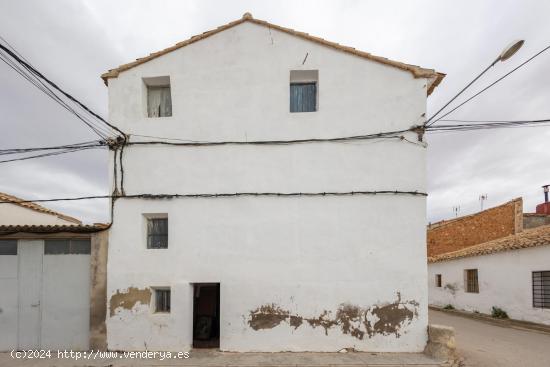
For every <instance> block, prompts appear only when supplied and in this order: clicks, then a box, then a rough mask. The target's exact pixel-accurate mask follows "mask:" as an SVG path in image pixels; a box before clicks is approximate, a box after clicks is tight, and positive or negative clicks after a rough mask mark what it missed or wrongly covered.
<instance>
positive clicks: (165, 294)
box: [155, 289, 170, 312]
mask: <svg viewBox="0 0 550 367" xmlns="http://www.w3.org/2000/svg"><path fill="white" fill-rule="evenodd" d="M155 312H170V289H155Z"/></svg>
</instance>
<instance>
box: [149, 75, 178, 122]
mask: <svg viewBox="0 0 550 367" xmlns="http://www.w3.org/2000/svg"><path fill="white" fill-rule="evenodd" d="M143 82H144V83H145V86H146V87H147V117H169V116H172V93H171V88H170V77H168V76H161V77H155V78H143Z"/></svg>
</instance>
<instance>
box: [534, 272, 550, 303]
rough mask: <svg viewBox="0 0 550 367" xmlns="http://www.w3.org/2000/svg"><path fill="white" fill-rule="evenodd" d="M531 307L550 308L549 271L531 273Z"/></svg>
mask: <svg viewBox="0 0 550 367" xmlns="http://www.w3.org/2000/svg"><path fill="white" fill-rule="evenodd" d="M533 307H535V308H550V271H534V272H533Z"/></svg>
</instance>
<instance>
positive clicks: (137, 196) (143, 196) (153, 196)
mask: <svg viewBox="0 0 550 367" xmlns="http://www.w3.org/2000/svg"><path fill="white" fill-rule="evenodd" d="M353 195H358V196H359V195H409V196H428V194H427V193H425V192H420V191H402V190H375V191H364V190H359V191H345V192H340V191H327V192H235V193H212V194H210V193H208V194H132V195H92V196H80V197H72V198H53V199H35V200H19V201H16V202H14V201H0V204H9V203H12V204H13V203H44V202H55V201H78V200H91V199H186V198H187V199H192V198H231V197H243V196H269V197H313V196H353Z"/></svg>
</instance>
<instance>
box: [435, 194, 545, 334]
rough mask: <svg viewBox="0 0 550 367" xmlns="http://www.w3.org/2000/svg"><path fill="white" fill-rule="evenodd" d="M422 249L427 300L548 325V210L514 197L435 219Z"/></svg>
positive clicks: (442, 304)
mask: <svg viewBox="0 0 550 367" xmlns="http://www.w3.org/2000/svg"><path fill="white" fill-rule="evenodd" d="M539 207H545V205H542V206H540V205H539V206H538V207H537V210H538V208H539ZM453 239H454V242H453ZM484 239H485V240H484ZM445 250H446V251H445ZM428 253H429V254H431V256H430V257H429V258H428V272H429V275H428V284H429V296H430V304H432V305H435V306H441V307H445V306H447V305H451V306H453V307H454V308H457V309H461V310H466V311H471V312H481V313H485V314H491V313H492V311H493V307H495V308H498V309H501V310H503V311H505V312H506V313H507V315H508V316H509V317H510V318H513V319H517V320H524V321H530V322H536V323H541V324H547V325H550V215H548V214H545V213H523V205H522V200H521V198H519V199H515V200H512V201H511V202H508V203H505V204H503V205H500V206H497V207H495V208H491V209H488V210H485V211H482V212H480V213H478V214H474V215H470V216H466V217H462V218H457V219H454V220H451V221H446V222H444V223H437V224H434V225H431V226H430V227H429V228H428Z"/></svg>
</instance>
